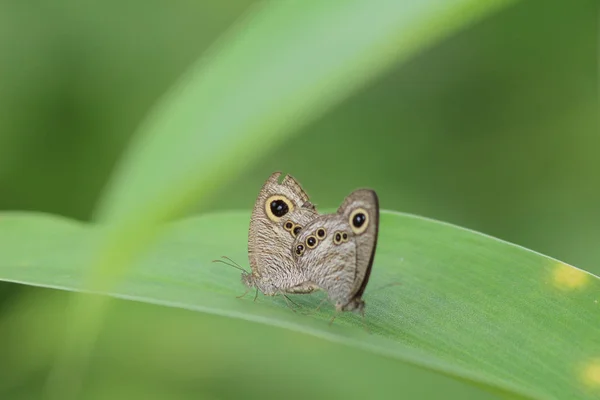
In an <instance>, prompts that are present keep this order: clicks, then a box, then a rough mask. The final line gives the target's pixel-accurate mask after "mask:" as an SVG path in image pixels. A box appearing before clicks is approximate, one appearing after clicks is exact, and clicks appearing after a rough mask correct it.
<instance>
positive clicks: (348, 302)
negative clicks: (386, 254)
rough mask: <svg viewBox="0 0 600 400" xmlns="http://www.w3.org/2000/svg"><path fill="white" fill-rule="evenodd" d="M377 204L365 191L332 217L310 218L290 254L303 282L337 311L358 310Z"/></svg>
mask: <svg viewBox="0 0 600 400" xmlns="http://www.w3.org/2000/svg"><path fill="white" fill-rule="evenodd" d="M378 230H379V202H378V199H377V194H376V193H375V192H374V191H372V190H368V189H359V190H356V191H354V192H352V193H351V194H350V195H349V196H348V197H346V198H345V199H344V202H343V203H342V205H341V206H340V208H339V209H338V211H337V213H335V214H326V215H321V216H319V217H317V218H315V219H313V220H312V221H311V222H310V223H309V224H308V225H307V226H306V228H305V229H304V230H303V231H302V232H301V234H300V235H299V236H298V237H297V238H296V241H295V242H294V244H293V247H292V253H293V254H294V257H295V259H296V262H297V263H298V266H299V267H300V269H302V270H303V271H305V274H306V276H307V279H309V280H310V281H313V282H314V283H315V284H316V285H318V286H319V287H320V288H322V289H324V290H326V291H327V292H328V294H329V298H330V299H331V300H332V301H333V302H334V303H335V305H336V308H338V309H340V310H354V309H360V310H362V308H363V306H364V302H363V301H362V295H363V293H364V291H365V288H366V286H367V283H368V282H369V277H370V275H371V269H372V267H373V260H374V257H375V249H376V247H377V236H378Z"/></svg>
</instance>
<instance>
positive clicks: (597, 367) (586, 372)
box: [583, 359, 600, 388]
mask: <svg viewBox="0 0 600 400" xmlns="http://www.w3.org/2000/svg"><path fill="white" fill-rule="evenodd" d="M583 381H584V382H585V383H586V384H587V385H588V386H592V387H595V388H600V359H597V360H593V361H592V362H591V363H589V364H588V365H587V366H586V367H585V368H584V369H583Z"/></svg>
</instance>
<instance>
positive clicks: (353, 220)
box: [348, 208, 369, 235]
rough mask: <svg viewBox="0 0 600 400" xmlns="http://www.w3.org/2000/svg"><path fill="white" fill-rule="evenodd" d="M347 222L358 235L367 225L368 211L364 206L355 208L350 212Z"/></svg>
mask: <svg viewBox="0 0 600 400" xmlns="http://www.w3.org/2000/svg"><path fill="white" fill-rule="evenodd" d="M348 223H349V224H350V227H351V228H352V231H353V232H354V233H355V234H356V235H360V234H362V233H363V232H365V231H366V230H367V228H368V227H369V213H368V212H367V210H365V209H364V208H357V209H356V210H354V211H352V213H350V217H349V218H348Z"/></svg>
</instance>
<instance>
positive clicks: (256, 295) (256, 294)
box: [253, 288, 258, 302]
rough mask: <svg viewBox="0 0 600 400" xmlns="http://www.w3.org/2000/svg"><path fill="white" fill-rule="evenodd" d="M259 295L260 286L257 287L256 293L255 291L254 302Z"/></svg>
mask: <svg viewBox="0 0 600 400" xmlns="http://www.w3.org/2000/svg"><path fill="white" fill-rule="evenodd" d="M257 297H258V288H256V293H254V300H253V301H254V302H256V298H257Z"/></svg>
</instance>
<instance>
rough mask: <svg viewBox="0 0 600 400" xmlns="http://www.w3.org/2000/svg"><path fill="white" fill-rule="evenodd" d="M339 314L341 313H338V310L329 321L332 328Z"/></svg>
mask: <svg viewBox="0 0 600 400" xmlns="http://www.w3.org/2000/svg"><path fill="white" fill-rule="evenodd" d="M339 313H340V311H338V310H336V311H335V314H333V316H332V317H331V319H330V320H329V326H331V325H332V324H333V320H334V319H336V318H337V316H338V315H339Z"/></svg>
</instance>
